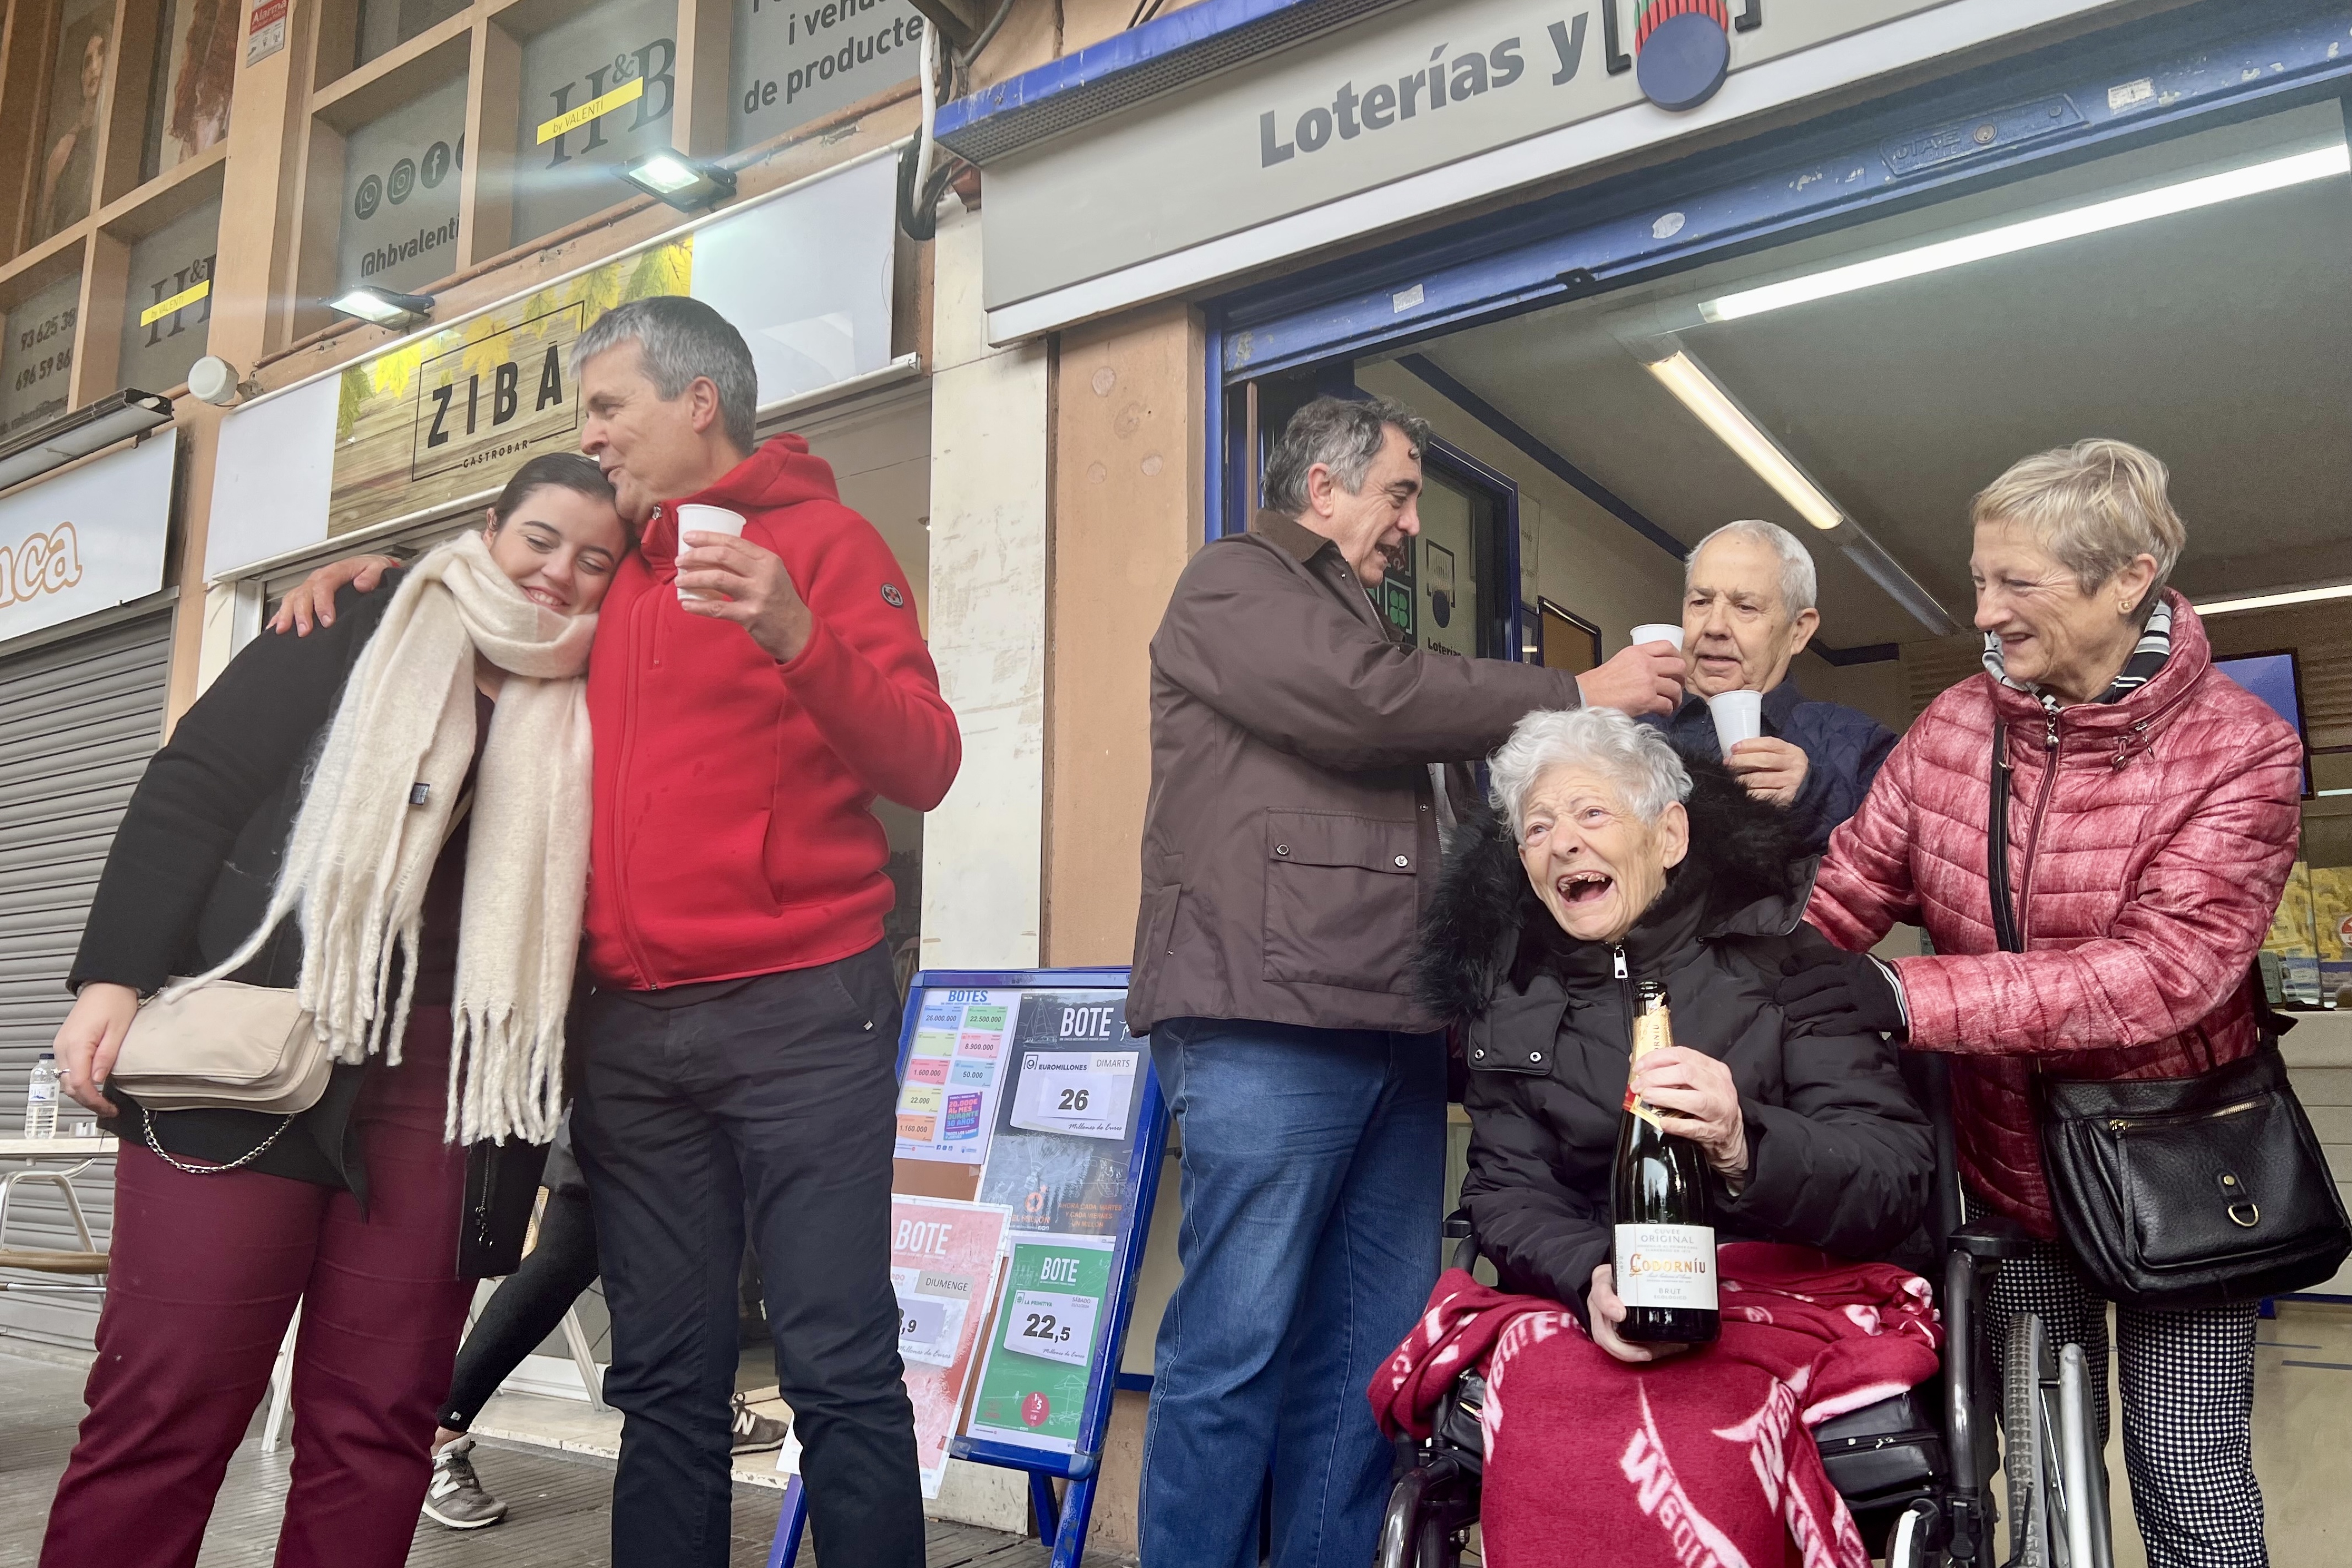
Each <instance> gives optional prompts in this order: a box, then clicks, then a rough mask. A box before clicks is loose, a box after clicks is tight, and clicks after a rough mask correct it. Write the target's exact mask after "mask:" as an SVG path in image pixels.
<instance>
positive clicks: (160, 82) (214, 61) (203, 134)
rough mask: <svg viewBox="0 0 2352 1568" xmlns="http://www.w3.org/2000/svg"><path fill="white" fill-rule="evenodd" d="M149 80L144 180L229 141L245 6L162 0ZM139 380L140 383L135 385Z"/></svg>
mask: <svg viewBox="0 0 2352 1568" xmlns="http://www.w3.org/2000/svg"><path fill="white" fill-rule="evenodd" d="M159 9H160V20H161V23H162V29H161V31H160V32H159V34H158V35H157V37H156V41H155V63H154V68H153V70H152V73H151V75H150V77H149V79H148V92H147V138H146V143H145V147H144V150H143V152H142V156H141V159H140V164H139V177H140V179H141V181H142V183H143V182H145V181H148V180H152V179H153V178H154V177H155V176H156V175H158V174H166V173H168V172H169V171H171V170H173V169H175V168H177V167H179V166H180V165H181V164H182V163H186V162H187V161H188V160H189V159H191V158H193V157H194V156H195V155H196V154H197V153H202V152H204V151H205V149H206V148H208V147H212V146H214V145H215V144H217V143H219V142H224V141H226V140H227V139H228V110H229V89H231V88H232V87H234V86H235V85H236V49H237V41H238V38H239V36H240V29H239V24H240V22H241V21H242V19H243V16H244V7H243V6H241V5H238V4H237V0H163V5H162V6H161V7H160V8H159ZM134 385H135V383H134Z"/></svg>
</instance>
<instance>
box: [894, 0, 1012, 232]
mask: <svg viewBox="0 0 2352 1568" xmlns="http://www.w3.org/2000/svg"><path fill="white" fill-rule="evenodd" d="M1012 14H1013V0H1003V4H1002V5H998V6H997V8H996V15H995V16H992V17H990V18H989V22H988V26H985V27H982V29H981V30H980V34H979V36H978V37H974V38H973V39H972V41H971V47H970V48H968V49H960V50H958V51H956V53H955V56H954V58H953V59H952V60H951V61H948V62H945V63H947V64H949V66H950V70H949V73H948V76H947V79H946V80H944V81H942V80H941V79H940V65H941V64H942V63H943V62H942V60H941V58H940V54H939V53H938V52H937V51H940V50H942V49H943V48H944V43H943V41H942V39H941V37H940V29H939V27H938V26H936V25H933V26H929V27H927V28H926V29H925V30H924V38H923V51H922V55H921V57H920V66H919V81H920V84H921V85H920V89H919V91H920V94H921V98H922V104H923V123H922V129H921V131H920V132H919V134H918V135H917V136H916V138H915V140H914V141H912V142H908V144H907V150H906V151H905V152H904V153H901V154H900V155H899V159H898V226H899V227H900V228H901V229H903V230H905V231H906V234H907V237H908V238H910V239H917V240H923V239H929V238H930V237H932V236H934V235H936V234H937V233H938V232H939V226H940V222H939V205H940V199H941V198H942V197H944V196H945V195H947V191H948V186H949V184H950V183H952V182H953V181H954V179H955V177H956V175H957V174H958V173H959V172H961V170H963V169H965V168H968V167H969V166H970V165H968V164H966V163H964V161H963V160H962V159H961V158H957V157H955V155H954V154H953V153H949V154H947V159H946V160H945V161H941V160H940V153H939V144H938V142H936V141H935V140H934V139H933V134H932V132H933V128H934V127H935V126H936V124H937V123H938V119H939V106H940V99H941V97H942V96H943V89H944V92H945V93H952V92H953V91H954V90H955V89H957V88H958V87H959V86H964V87H968V86H969V83H970V78H971V64H972V62H973V61H974V60H976V59H978V58H980V56H981V52H982V50H984V49H986V48H987V47H988V46H989V45H990V44H991V43H992V42H994V41H995V38H996V34H997V30H998V29H999V28H1001V27H1002V26H1004V19H1005V18H1006V17H1007V16H1011V15H1012ZM935 162H938V163H939V165H940V166H939V167H937V168H936V169H935V168H934V167H933V163H935Z"/></svg>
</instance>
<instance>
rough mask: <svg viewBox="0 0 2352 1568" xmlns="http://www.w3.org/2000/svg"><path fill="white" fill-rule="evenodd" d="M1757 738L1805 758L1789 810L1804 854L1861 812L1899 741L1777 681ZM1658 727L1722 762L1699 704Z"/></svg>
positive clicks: (1816, 850)
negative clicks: (1779, 744)
mask: <svg viewBox="0 0 2352 1568" xmlns="http://www.w3.org/2000/svg"><path fill="white" fill-rule="evenodd" d="M1763 707H1764V733H1766V734H1767V735H1769V736H1770V737H1772V738H1773V739H1774V740H1776V741H1786V742H1789V743H1790V744H1791V745H1793V746H1795V747H1796V748H1797V749H1798V750H1799V751H1801V752H1804V753H1805V762H1806V764H1807V766H1806V768H1805V782H1804V783H1803V784H1801V785H1800V786H1799V787H1798V790H1797V798H1796V799H1794V800H1792V801H1790V803H1789V815H1790V817H1791V818H1793V819H1794V821H1795V824H1796V828H1797V833H1798V836H1799V837H1800V838H1801V841H1802V843H1803V847H1804V852H1805V853H1806V854H1809V855H1818V854H1820V853H1821V852H1822V850H1824V849H1826V848H1828V847H1829V844H1830V835H1831V834H1832V833H1834V832H1836V831H1837V828H1838V824H1840V823H1842V822H1843V821H1844V820H1845V819H1846V818H1847V817H1849V816H1853V814H1854V813H1855V812H1856V811H1859V810H1860V809H1862V797H1863V796H1864V795H1868V794H1869V793H1870V786H1871V784H1872V783H1873V782H1874V780H1875V779H1876V778H1877V777H1878V770H1879V769H1880V768H1881V767H1883V766H1885V763H1886V759H1887V758H1888V756H1890V755H1892V754H1893V752H1894V751H1895V742H1896V741H1897V740H1898V739H1900V738H1901V737H1899V736H1897V735H1896V734H1895V731H1892V730H1890V729H1888V728H1887V727H1886V726H1885V725H1884V724H1882V723H1880V722H1879V721H1877V720H1875V719H1874V718H1872V717H1871V716H1870V715H1869V714H1867V713H1864V712H1863V711H1862V710H1860V709H1858V708H1848V707H1846V706H1845V705H1844V704H1843V703H1842V702H1817V701H1815V700H1813V699H1811V698H1810V697H1807V696H1806V695H1805V694H1804V693H1803V692H1801V691H1800V690H1798V689H1797V683H1796V682H1795V681H1794V680H1783V681H1782V682H1780V685H1778V686H1776V687H1774V688H1773V689H1771V690H1769V691H1768V692H1766V693H1765V694H1764V704H1763ZM1652 722H1654V723H1658V724H1662V725H1664V728H1665V731H1666V733H1667V734H1668V735H1669V736H1671V737H1672V738H1673V740H1674V742H1675V745H1676V746H1678V747H1680V748H1681V749H1682V750H1683V751H1684V752H1686V753H1687V754H1689V755H1691V756H1695V757H1705V758H1706V759H1707V760H1708V761H1709V762H1714V761H1717V760H1719V759H1720V757H1721V755H1722V751H1723V748H1722V743H1721V742H1718V741H1717V739H1716V735H1715V715H1714V714H1713V713H1712V712H1711V711H1710V710H1708V708H1707V705H1706V699H1705V698H1704V697H1688V698H1685V699H1684V700H1683V705H1682V707H1681V708H1679V709H1677V710H1675V716H1674V717H1673V718H1672V719H1670V720H1654V721H1652Z"/></svg>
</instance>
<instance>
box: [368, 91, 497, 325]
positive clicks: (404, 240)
mask: <svg viewBox="0 0 2352 1568" xmlns="http://www.w3.org/2000/svg"><path fill="white" fill-rule="evenodd" d="M465 166H466V79H465V78H463V77H459V78H457V79H456V80H454V81H450V82H446V83H444V84H443V85H442V86H440V87H437V88H435V89H433V90H432V91H431V92H428V93H426V94H425V96H424V97H422V98H420V99H417V100H415V101H414V102H412V103H404V104H403V105H401V106H400V107H399V108H398V109H395V110H393V111H392V112H391V113H389V114H386V115H383V117H382V118H380V119H377V120H373V121H369V122H368V123H367V124H365V125H362V126H361V127H360V128H359V129H358V130H356V131H354V132H352V133H351V135H350V136H349V137H348V138H347V139H346V140H345V142H344V143H343V206H342V221H341V226H340V228H339V230H338V232H337V238H336V244H335V290H336V292H338V293H340V292H341V291H342V290H343V289H349V288H352V287H353V286H354V285H356V284H361V283H373V284H377V285H379V286H381V287H383V288H385V289H396V290H398V291H399V292H401V293H404V294H409V293H415V292H416V291H417V290H418V289H420V288H422V287H423V286H424V285H425V284H428V283H431V282H433V281H435V280H436V279H442V278H446V277H447V276H449V274H450V273H452V272H455V271H456V270H457V194H458V189H459V187H460V186H461V185H462V184H464V183H465V182H464V181H463V179H462V178H461V177H460V175H461V174H462V172H463V171H464V169H465Z"/></svg>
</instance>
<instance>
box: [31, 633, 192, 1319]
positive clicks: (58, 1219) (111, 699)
mask: <svg viewBox="0 0 2352 1568" xmlns="http://www.w3.org/2000/svg"><path fill="white" fill-rule="evenodd" d="M171 664H172V614H171V612H170V611H169V610H168V609H166V610H163V611H162V612H160V613H158V614H154V615H149V616H141V617H140V618H138V619H136V620H132V621H128V622H124V623H122V624H121V625H118V626H109V627H106V628H104V629H102V630H100V631H95V632H91V633H88V634H86V635H84V636H81V637H72V638H69V639H68V640H65V641H62V642H57V643H51V644H49V645H47V647H38V648H35V649H33V650H31V651H30V652H27V653H23V654H19V655H17V656H16V658H10V659H6V660H0V1125H5V1127H6V1128H7V1130H8V1131H11V1132H14V1131H16V1130H17V1129H19V1128H20V1127H21V1126H22V1125H23V1117H24V1110H23V1107H24V1103H25V1080H26V1077H27V1075H29V1074H30V1073H31V1071H32V1068H33V1063H34V1060H35V1058H37V1057H38V1056H39V1055H40V1054H41V1052H43V1051H45V1050H47V1049H48V1048H49V1044H50V1041H51V1039H52V1038H53V1037H55V1036H56V1034H57V1029H58V1025H59V1024H60V1023H62V1022H64V1020H65V1016H66V1009H67V1008H68V1005H70V1004H71V1001H72V999H71V998H70V997H68V995H67V994H66V989H65V979H66V971H67V970H68V968H69V967H70V966H71V964H72V963H73V954H74V949H75V947H76V946H77V945H78V944H79V942H80V940H81V928H82V921H83V920H84V919H85V918H86V917H87V915H88V914H89V900H90V897H91V895H92V894H93V893H94V892H95V891H96V890H97V888H98V874H99V871H100V868H103V867H104V866H105V864H106V851H107V847H108V846H109V845H110V844H111V843H112V842H113V840H114V828H115V825H116V824H117V823H118V822H120V821H121V817H122V810H123V807H124V806H125V805H128V804H129V803H130V800H131V789H132V787H133V786H134V785H135V784H138V782H139V775H140V774H141V773H142V772H144V771H145V770H146V766H147V759H148V758H149V757H150V756H152V754H153V753H154V751H155V748H156V745H157V743H158V742H160V741H161V740H162V737H163V703H164V690H165V685H166V682H167V679H168V678H169V675H170V671H171ZM110 1165H111V1162H108V1163H104V1164H100V1165H98V1166H94V1167H92V1168H91V1169H90V1170H89V1172H88V1173H85V1174H84V1175H83V1176H82V1177H81V1178H80V1179H79V1181H77V1182H76V1183H75V1190H76V1191H77V1192H78V1193H79V1194H80V1195H81V1200H82V1207H83V1211H84V1213H86V1214H87V1215H89V1222H90V1228H91V1230H92V1231H93V1232H95V1233H96V1234H97V1236H98V1237H99V1243H100V1246H104V1245H105V1240H106V1236H107V1232H108V1231H109V1230H110V1228H111V1223H110V1222H111V1220H112V1216H113V1206H114V1182H113V1175H112V1172H111V1169H110ZM8 1239H9V1240H10V1242H11V1243H13V1244H15V1245H17V1246H31V1247H71V1246H76V1245H79V1242H78V1240H77V1238H76V1237H75V1236H74V1232H73V1222H72V1221H71V1220H70V1219H69V1218H68V1216H67V1214H66V1210H65V1205H64V1204H63V1202H62V1201H60V1200H59V1198H58V1196H57V1194H55V1192H54V1191H53V1190H50V1189H47V1188H46V1187H44V1186H41V1185H26V1186H20V1187H19V1188H18V1189H17V1192H16V1198H15V1201H14V1202H13V1203H12V1204H11V1205H10V1210H9V1215H8ZM10 1278H15V1279H43V1278H46V1277H44V1276H39V1275H16V1276H10ZM99 1300H100V1298H99V1297H97V1296H95V1295H88V1296H72V1295H62V1294H58V1295H50V1294H47V1293H39V1294H36V1293H30V1292H26V1293H21V1294H20V1293H18V1292H16V1291H5V1292H0V1334H17V1335H24V1336H26V1337H30V1338H37V1339H41V1340H47V1341H49V1342H53V1343H60V1344H70V1345H78V1346H87V1345H88V1344H89V1342H90V1335H91V1331H92V1330H93V1329H95V1328H96V1326H97V1322H98V1303H99Z"/></svg>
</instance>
